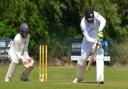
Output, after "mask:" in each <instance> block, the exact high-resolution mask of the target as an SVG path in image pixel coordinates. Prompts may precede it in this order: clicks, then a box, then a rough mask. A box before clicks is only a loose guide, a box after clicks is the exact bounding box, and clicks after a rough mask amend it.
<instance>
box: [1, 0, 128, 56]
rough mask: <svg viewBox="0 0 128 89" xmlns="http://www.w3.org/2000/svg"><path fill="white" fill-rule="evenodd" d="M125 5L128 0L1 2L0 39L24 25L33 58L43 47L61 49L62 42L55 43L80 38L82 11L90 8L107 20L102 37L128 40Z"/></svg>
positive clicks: (13, 33) (11, 0) (15, 0)
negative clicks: (39, 48)
mask: <svg viewBox="0 0 128 89" xmlns="http://www.w3.org/2000/svg"><path fill="white" fill-rule="evenodd" d="M127 5H128V0H121V1H119V0H1V2H0V13H1V14H0V35H1V36H4V37H10V38H13V37H14V36H15V34H16V33H17V32H18V30H19V26H20V24H21V23H22V22H27V23H28V24H29V26H30V33H31V42H30V49H31V52H32V54H37V53H38V50H37V51H35V52H34V53H33V51H34V50H35V49H37V48H38V45H39V44H42V43H48V44H52V45H53V46H54V47H55V46H56V47H60V45H61V46H62V47H63V46H64V45H65V42H63V45H62V42H60V43H58V40H64V38H65V39H66V38H67V39H69V38H81V37H82V34H81V30H80V21H81V19H82V17H83V12H84V9H85V8H86V7H92V8H94V9H95V10H97V11H98V12H100V13H101V14H102V15H103V16H104V17H105V19H106V20H107V24H106V27H105V30H104V33H105V36H106V37H107V38H110V39H112V40H115V39H116V40H118V38H120V39H121V38H124V37H125V38H126V37H128V30H127V29H128V7H127ZM33 47H35V48H33ZM56 47H55V48H56ZM62 47H60V48H62ZM58 50H59V49H58ZM51 51H52V50H51Z"/></svg>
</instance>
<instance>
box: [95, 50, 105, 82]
mask: <svg viewBox="0 0 128 89" xmlns="http://www.w3.org/2000/svg"><path fill="white" fill-rule="evenodd" d="M96 80H97V82H101V81H104V51H103V49H102V48H98V49H97V55H96Z"/></svg>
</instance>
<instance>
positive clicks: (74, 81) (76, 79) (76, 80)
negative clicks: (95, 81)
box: [73, 78, 82, 83]
mask: <svg viewBox="0 0 128 89" xmlns="http://www.w3.org/2000/svg"><path fill="white" fill-rule="evenodd" d="M80 81H82V79H79V78H75V79H74V80H73V83H79V82H80Z"/></svg>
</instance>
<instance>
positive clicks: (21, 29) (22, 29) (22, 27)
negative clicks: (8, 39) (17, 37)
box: [20, 23, 29, 33]
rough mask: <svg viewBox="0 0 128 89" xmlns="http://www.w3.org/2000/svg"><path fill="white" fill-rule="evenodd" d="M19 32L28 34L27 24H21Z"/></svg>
mask: <svg viewBox="0 0 128 89" xmlns="http://www.w3.org/2000/svg"><path fill="white" fill-rule="evenodd" d="M20 31H21V32H26V33H29V27H28V24H27V23H22V24H21V25H20Z"/></svg>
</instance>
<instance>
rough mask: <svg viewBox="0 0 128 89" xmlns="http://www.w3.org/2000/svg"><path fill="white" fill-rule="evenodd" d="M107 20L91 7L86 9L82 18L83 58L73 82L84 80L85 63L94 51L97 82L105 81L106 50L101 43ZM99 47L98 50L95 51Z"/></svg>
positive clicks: (79, 60)
mask: <svg viewBox="0 0 128 89" xmlns="http://www.w3.org/2000/svg"><path fill="white" fill-rule="evenodd" d="M105 24H106V20H105V18H104V17H103V16H101V15H100V14H99V13H98V12H96V11H94V10H93V9H91V8H87V9H85V13H84V17H83V18H82V20H81V23H80V27H81V30H82V32H83V35H84V37H83V41H82V44H81V58H80V59H78V61H77V75H76V78H75V79H74V80H73V83H78V82H80V81H82V80H83V76H84V72H85V65H86V61H87V59H88V57H89V56H90V54H91V53H92V57H93V58H94V59H95V58H96V70H97V82H98V83H104V71H103V68H104V64H103V63H104V61H103V59H104V58H103V57H104V52H103V49H102V48H101V46H100V45H98V46H97V47H96V45H97V44H98V43H100V39H101V38H102V36H103V34H102V30H103V28H104V27H105ZM95 48H96V49H97V50H96V52H95V51H94V50H95Z"/></svg>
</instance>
